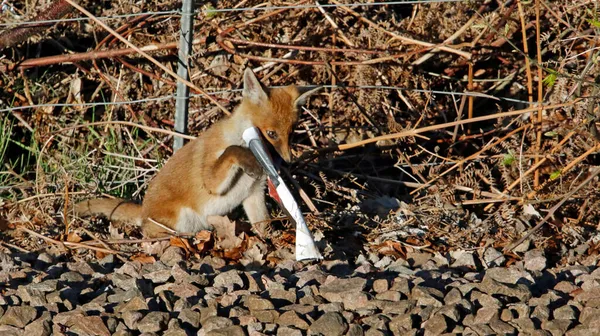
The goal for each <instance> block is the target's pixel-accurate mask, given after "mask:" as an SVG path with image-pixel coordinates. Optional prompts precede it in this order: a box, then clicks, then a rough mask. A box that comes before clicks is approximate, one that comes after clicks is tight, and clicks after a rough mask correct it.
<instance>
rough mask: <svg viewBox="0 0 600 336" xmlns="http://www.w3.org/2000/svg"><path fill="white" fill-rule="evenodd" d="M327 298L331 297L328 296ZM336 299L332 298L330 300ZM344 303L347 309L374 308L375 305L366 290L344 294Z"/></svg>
mask: <svg viewBox="0 0 600 336" xmlns="http://www.w3.org/2000/svg"><path fill="white" fill-rule="evenodd" d="M325 298H326V299H328V300H329V299H330V297H328V296H326V297H325ZM334 299H335V297H334V298H331V300H330V301H333V300H334ZM342 303H343V304H344V308H345V309H346V310H354V309H359V308H366V309H373V308H375V305H374V304H373V303H371V302H369V296H368V295H367V294H366V293H364V292H348V293H345V294H343V295H342Z"/></svg>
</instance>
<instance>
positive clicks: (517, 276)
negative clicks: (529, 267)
mask: <svg viewBox="0 0 600 336" xmlns="http://www.w3.org/2000/svg"><path fill="white" fill-rule="evenodd" d="M485 277H490V278H492V279H494V280H496V281H498V282H501V283H505V284H511V285H515V284H517V283H520V282H522V281H526V282H528V283H534V282H535V279H533V277H532V276H531V274H529V273H528V272H527V271H523V270H519V269H517V268H516V267H513V266H511V267H506V268H505V267H494V268H490V269H488V270H487V271H486V272H485V276H484V278H485Z"/></svg>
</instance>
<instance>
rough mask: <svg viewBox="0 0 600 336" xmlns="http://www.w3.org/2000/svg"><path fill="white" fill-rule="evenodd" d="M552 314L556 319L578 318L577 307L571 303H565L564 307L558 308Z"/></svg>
mask: <svg viewBox="0 0 600 336" xmlns="http://www.w3.org/2000/svg"><path fill="white" fill-rule="evenodd" d="M552 315H553V317H554V318H555V319H559V320H576V319H577V313H576V311H575V308H574V307H573V306H571V305H564V306H562V307H559V308H556V309H555V310H554V311H553V312H552Z"/></svg>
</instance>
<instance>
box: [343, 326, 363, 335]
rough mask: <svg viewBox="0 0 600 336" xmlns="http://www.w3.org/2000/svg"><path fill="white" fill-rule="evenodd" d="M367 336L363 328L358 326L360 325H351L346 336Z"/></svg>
mask: <svg viewBox="0 0 600 336" xmlns="http://www.w3.org/2000/svg"><path fill="white" fill-rule="evenodd" d="M364 334H365V332H364V331H363V328H362V327H361V326H360V325H358V324H351V325H350V326H349V327H348V332H347V333H346V336H363V335H364Z"/></svg>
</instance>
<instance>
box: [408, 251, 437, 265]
mask: <svg viewBox="0 0 600 336" xmlns="http://www.w3.org/2000/svg"><path fill="white" fill-rule="evenodd" d="M432 258H433V254H431V253H428V252H409V253H407V254H406V260H407V261H408V263H409V264H410V266H411V267H413V268H418V267H422V266H423V265H425V263H427V262H428V261H429V260H431V259H432Z"/></svg>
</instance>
